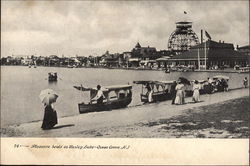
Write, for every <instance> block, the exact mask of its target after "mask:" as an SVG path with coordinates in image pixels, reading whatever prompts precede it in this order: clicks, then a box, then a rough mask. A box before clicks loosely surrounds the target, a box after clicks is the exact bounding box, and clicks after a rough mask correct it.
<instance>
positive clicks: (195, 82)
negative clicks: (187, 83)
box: [193, 80, 200, 103]
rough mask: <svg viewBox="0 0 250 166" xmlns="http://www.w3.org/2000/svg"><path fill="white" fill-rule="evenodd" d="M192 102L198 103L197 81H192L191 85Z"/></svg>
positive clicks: (198, 89)
mask: <svg viewBox="0 0 250 166" xmlns="http://www.w3.org/2000/svg"><path fill="white" fill-rule="evenodd" d="M193 101H194V102H195V103H196V102H199V101H200V84H199V82H198V81H197V80H195V81H194V85H193Z"/></svg>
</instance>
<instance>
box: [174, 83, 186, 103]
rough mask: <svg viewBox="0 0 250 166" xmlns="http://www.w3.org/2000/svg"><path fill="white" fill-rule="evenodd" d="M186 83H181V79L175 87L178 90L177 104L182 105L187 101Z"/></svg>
mask: <svg viewBox="0 0 250 166" xmlns="http://www.w3.org/2000/svg"><path fill="white" fill-rule="evenodd" d="M184 87H185V86H184V84H182V83H181V81H178V82H177V85H176V87H175V90H176V97H175V104H177V105H181V104H184V103H185V99H184Z"/></svg>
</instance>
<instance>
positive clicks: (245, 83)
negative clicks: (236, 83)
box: [243, 77, 248, 88]
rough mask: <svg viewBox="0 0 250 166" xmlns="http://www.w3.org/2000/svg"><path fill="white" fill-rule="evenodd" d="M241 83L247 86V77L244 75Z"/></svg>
mask: <svg viewBox="0 0 250 166" xmlns="http://www.w3.org/2000/svg"><path fill="white" fill-rule="evenodd" d="M243 85H244V87H245V88H247V86H248V79H247V77H245V78H244V79H243Z"/></svg>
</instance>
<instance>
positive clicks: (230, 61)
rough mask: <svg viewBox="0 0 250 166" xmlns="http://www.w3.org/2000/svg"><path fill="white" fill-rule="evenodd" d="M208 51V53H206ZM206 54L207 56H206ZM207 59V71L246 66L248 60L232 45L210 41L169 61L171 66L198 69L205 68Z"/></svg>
mask: <svg viewBox="0 0 250 166" xmlns="http://www.w3.org/2000/svg"><path fill="white" fill-rule="evenodd" d="M205 50H206V51H205ZM205 53H206V54H205ZM205 59H206V65H207V69H209V68H213V67H234V66H235V65H240V66H246V65H247V64H248V58H247V56H246V55H244V54H243V53H242V52H239V51H235V50H234V46H233V44H231V43H224V42H222V43H221V42H216V41H212V40H208V41H206V42H204V43H202V44H198V45H196V46H193V47H191V48H190V50H189V51H186V52H183V53H181V54H180V55H176V56H173V57H172V58H170V59H169V61H168V64H169V65H186V66H188V65H193V66H195V67H196V68H198V61H199V60H200V67H201V68H205Z"/></svg>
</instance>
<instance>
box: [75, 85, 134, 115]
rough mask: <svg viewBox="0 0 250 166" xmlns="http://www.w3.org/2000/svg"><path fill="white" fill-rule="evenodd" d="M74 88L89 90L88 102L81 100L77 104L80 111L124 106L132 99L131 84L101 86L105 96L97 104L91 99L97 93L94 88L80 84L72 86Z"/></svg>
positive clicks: (95, 110) (85, 111)
mask: <svg viewBox="0 0 250 166" xmlns="http://www.w3.org/2000/svg"><path fill="white" fill-rule="evenodd" d="M74 88H76V89H77V90H80V91H89V92H90V102H89V103H84V102H82V103H79V104H78V107H79V112H80V113H87V112H97V111H107V110H112V109H118V108H124V107H126V106H127V105H129V104H130V103H131V101H132V86H131V85H114V86H105V87H103V88H102V89H101V90H102V91H103V94H104V96H105V98H104V101H103V103H102V104H101V105H100V104H99V105H98V104H97V102H96V100H93V98H94V97H95V96H96V93H97V89H96V88H85V87H82V86H74Z"/></svg>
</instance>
